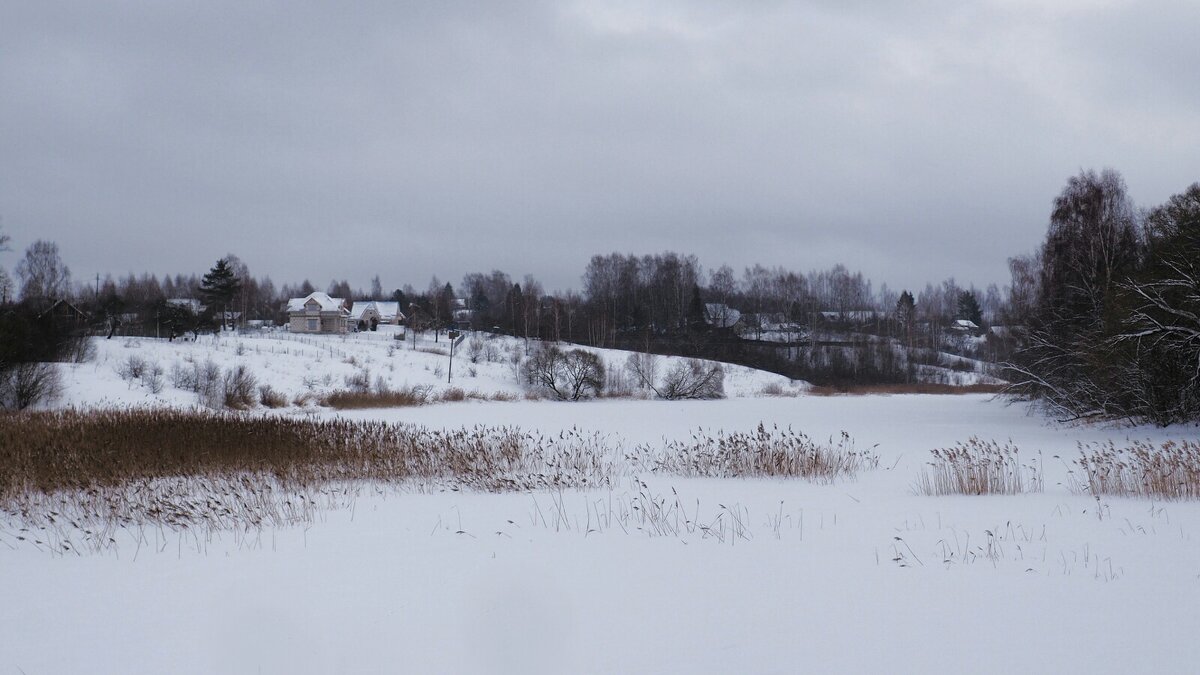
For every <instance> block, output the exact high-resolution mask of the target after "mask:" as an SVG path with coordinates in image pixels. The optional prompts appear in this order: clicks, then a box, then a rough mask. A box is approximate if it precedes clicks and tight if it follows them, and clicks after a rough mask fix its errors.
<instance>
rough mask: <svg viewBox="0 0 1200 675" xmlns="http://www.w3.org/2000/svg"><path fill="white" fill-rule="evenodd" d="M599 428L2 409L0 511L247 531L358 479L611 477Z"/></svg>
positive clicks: (566, 481)
mask: <svg viewBox="0 0 1200 675" xmlns="http://www.w3.org/2000/svg"><path fill="white" fill-rule="evenodd" d="M615 454H616V453H615V452H613V451H612V450H611V449H610V448H609V447H608V446H607V445H606V443H605V441H604V440H603V439H602V438H600V437H598V436H595V435H587V434H584V433H582V432H578V431H572V432H568V433H564V434H561V435H559V436H557V437H543V436H539V435H535V434H529V433H526V432H522V431H520V430H518V429H514V428H495V427H475V428H472V429H460V430H457V431H441V430H430V429H425V428H422V427H414V426H407V425H391V424H385V423H381V422H357V421H348V420H338V419H334V420H308V419H296V418H288V417H275V416H264V417H258V416H246V415H234V414H228V413H225V414H221V413H212V414H195V413H187V412H181V411H175V410H124V411H115V410H114V411H94V412H88V413H83V412H76V411H68V412H55V413H32V414H19V415H18V414H5V415H0V510H3V511H5V512H7V513H8V514H9V515H10V516H13V517H15V518H16V520H17V522H18V523H25V524H26V526H30V525H31V524H36V525H37V526H39V527H43V528H44V527H47V526H48V525H49V524H52V523H56V522H58V521H60V520H64V519H66V520H68V521H70V522H72V523H85V524H87V525H86V526H81V527H80V529H81V530H86V531H88V532H91V533H95V532H100V531H105V530H106V529H111V528H112V527H114V526H116V525H121V526H124V525H128V524H132V525H146V524H157V525H166V526H169V527H176V528H178V527H182V528H187V527H193V526H200V527H208V528H223V527H242V528H244V527H253V526H260V525H263V524H287V523H292V522H297V521H298V520H303V519H304V518H309V517H311V513H312V511H313V509H315V508H317V507H318V506H319V504H321V503H327V502H329V500H331V499H334V500H336V499H340V497H339V496H338V495H342V494H344V490H345V489H346V488H347V487H348V486H353V485H355V484H360V485H361V484H364V483H365V484H381V483H387V484H395V485H400V486H411V487H413V488H414V489H473V490H481V491H514V490H515V491H522V490H534V489H556V488H568V487H585V486H598V485H607V484H608V483H609V481H610V479H611V478H612V477H613V476H614V475H615V474H616V473H617V471H616V468H615V466H616V465H615V463H614V462H615V459H614V457H615Z"/></svg>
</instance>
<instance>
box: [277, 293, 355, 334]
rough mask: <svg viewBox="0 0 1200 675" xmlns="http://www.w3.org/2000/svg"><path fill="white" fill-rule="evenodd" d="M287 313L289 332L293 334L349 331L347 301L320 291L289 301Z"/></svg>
mask: <svg viewBox="0 0 1200 675" xmlns="http://www.w3.org/2000/svg"><path fill="white" fill-rule="evenodd" d="M287 313H288V330H290V331H291V332H293V333H345V332H346V331H347V330H348V329H349V320H350V309H349V308H347V307H346V301H345V300H344V299H342V298H331V297H329V295H328V294H325V293H322V292H320V291H317V292H315V293H309V294H308V296H307V297H304V298H292V299H291V300H288V304H287Z"/></svg>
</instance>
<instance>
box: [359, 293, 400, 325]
mask: <svg viewBox="0 0 1200 675" xmlns="http://www.w3.org/2000/svg"><path fill="white" fill-rule="evenodd" d="M403 320H404V313H403V312H401V311H400V303H398V302H389V301H385V300H365V301H359V302H356V303H354V306H352V307H351V308H350V326H351V327H357V328H358V330H369V329H370V328H371V326H372V323H374V324H375V325H378V324H390V325H397V324H399V323H400V322H401V321H403Z"/></svg>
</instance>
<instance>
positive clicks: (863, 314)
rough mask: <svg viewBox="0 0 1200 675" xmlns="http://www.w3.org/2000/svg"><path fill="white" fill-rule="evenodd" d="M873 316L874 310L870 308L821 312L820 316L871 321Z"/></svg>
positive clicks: (830, 318) (832, 318)
mask: <svg viewBox="0 0 1200 675" xmlns="http://www.w3.org/2000/svg"><path fill="white" fill-rule="evenodd" d="M875 316H876V312H875V310H871V309H852V310H849V311H846V312H830V311H824V312H821V318H822V319H828V320H829V321H842V320H845V321H873V320H874V319H875Z"/></svg>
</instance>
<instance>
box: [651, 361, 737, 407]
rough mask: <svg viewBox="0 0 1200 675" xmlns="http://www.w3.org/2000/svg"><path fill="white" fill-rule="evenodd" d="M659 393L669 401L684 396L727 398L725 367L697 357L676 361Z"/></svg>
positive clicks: (665, 377)
mask: <svg viewBox="0 0 1200 675" xmlns="http://www.w3.org/2000/svg"><path fill="white" fill-rule="evenodd" d="M657 392H658V395H659V396H660V397H662V398H664V399H667V400H668V401H673V400H677V399H683V398H698V399H711V398H725V369H724V368H722V367H721V364H720V363H717V362H715V361H710V362H708V363H705V362H704V361H700V360H697V359H688V360H687V361H684V362H681V363H676V364H675V365H674V366H673V367H672V368H671V369H670V370H668V371H667V374H666V376H664V377H663V382H662V387H661V388H660V389H658V390H657Z"/></svg>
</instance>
